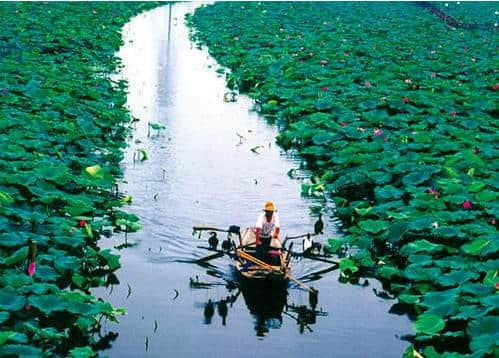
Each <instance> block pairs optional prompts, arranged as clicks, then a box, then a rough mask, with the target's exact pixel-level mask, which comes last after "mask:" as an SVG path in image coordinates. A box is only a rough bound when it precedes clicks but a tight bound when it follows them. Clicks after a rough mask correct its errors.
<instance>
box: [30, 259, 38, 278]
mask: <svg viewBox="0 0 499 358" xmlns="http://www.w3.org/2000/svg"><path fill="white" fill-rule="evenodd" d="M35 270H36V262H34V261H33V262H31V263H30V264H29V265H28V275H29V277H33V275H34V274H35Z"/></svg>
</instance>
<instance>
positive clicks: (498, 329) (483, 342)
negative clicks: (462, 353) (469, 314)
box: [467, 316, 499, 354]
mask: <svg viewBox="0 0 499 358" xmlns="http://www.w3.org/2000/svg"><path fill="white" fill-rule="evenodd" d="M467 332H468V334H469V335H470V336H471V337H472V338H471V344H470V347H471V349H472V350H473V351H475V352H480V353H482V354H485V353H488V352H492V351H496V352H497V345H498V342H499V317H497V316H488V317H480V318H478V319H476V320H473V321H471V322H470V323H469V325H468V330H467Z"/></svg>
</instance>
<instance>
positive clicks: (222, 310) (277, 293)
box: [190, 271, 328, 338]
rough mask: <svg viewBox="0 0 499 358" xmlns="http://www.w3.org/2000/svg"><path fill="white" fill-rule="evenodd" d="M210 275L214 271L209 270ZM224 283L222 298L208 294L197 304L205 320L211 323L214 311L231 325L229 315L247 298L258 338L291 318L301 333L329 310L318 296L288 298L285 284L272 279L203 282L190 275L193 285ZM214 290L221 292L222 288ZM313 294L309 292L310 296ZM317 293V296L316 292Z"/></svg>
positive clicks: (225, 324)
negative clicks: (320, 304) (320, 305)
mask: <svg viewBox="0 0 499 358" xmlns="http://www.w3.org/2000/svg"><path fill="white" fill-rule="evenodd" d="M207 273H208V274H209V275H210V276H213V275H212V272H210V271H207ZM217 286H223V287H224V288H225V289H226V291H225V292H224V294H222V296H223V298H221V299H218V300H217V299H215V298H213V297H211V296H210V295H208V299H207V301H205V302H203V303H200V304H197V305H196V306H197V308H198V309H200V310H202V313H203V324H205V325H211V324H212V323H213V319H214V316H215V314H217V316H218V317H219V318H220V319H221V322H222V326H227V325H228V318H227V317H228V316H229V312H230V310H231V308H232V307H234V305H235V303H236V302H237V300H240V299H241V298H240V297H242V300H243V301H244V304H245V305H246V308H247V309H248V312H249V314H250V315H251V316H252V318H253V326H254V330H255V334H256V336H257V337H259V338H263V337H265V336H266V335H268V334H269V333H270V332H271V330H276V329H280V328H281V327H282V326H283V319H284V318H288V319H291V320H292V321H294V322H295V323H296V325H297V328H298V331H299V333H300V334H304V333H308V332H310V333H311V332H313V329H312V327H311V326H313V325H314V324H316V323H317V317H326V316H328V313H327V312H325V311H324V310H323V309H322V308H318V307H317V304H318V302H317V299H309V302H308V304H303V303H300V304H297V303H294V302H289V297H290V295H289V290H290V289H292V288H290V287H288V285H287V283H286V285H275V284H273V285H272V284H270V283H269V282H255V281H248V280H243V279H240V278H234V281H233V280H227V281H226V282H225V283H220V282H214V283H213V282H202V281H200V280H199V277H196V278H195V279H192V278H191V281H190V287H191V289H212V288H215V287H217ZM215 294H217V295H220V292H216V293H215ZM311 297H312V296H310V298H311ZM314 297H316V296H314Z"/></svg>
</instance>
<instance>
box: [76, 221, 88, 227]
mask: <svg viewBox="0 0 499 358" xmlns="http://www.w3.org/2000/svg"><path fill="white" fill-rule="evenodd" d="M78 224H79V225H80V226H81V227H85V225H87V222H86V221H85V220H80V222H79V223H78Z"/></svg>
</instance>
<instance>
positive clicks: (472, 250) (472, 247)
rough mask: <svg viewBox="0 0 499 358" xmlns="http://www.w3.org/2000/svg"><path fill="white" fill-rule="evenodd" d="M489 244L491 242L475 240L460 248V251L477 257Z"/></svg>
mask: <svg viewBox="0 0 499 358" xmlns="http://www.w3.org/2000/svg"><path fill="white" fill-rule="evenodd" d="M490 243H491V240H487V239H476V240H473V241H471V242H470V243H468V244H465V245H463V246H461V250H462V251H463V252H464V253H466V254H468V255H474V256H479V255H480V253H481V252H482V250H483V249H484V248H486V247H487V246H488V245H490Z"/></svg>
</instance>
